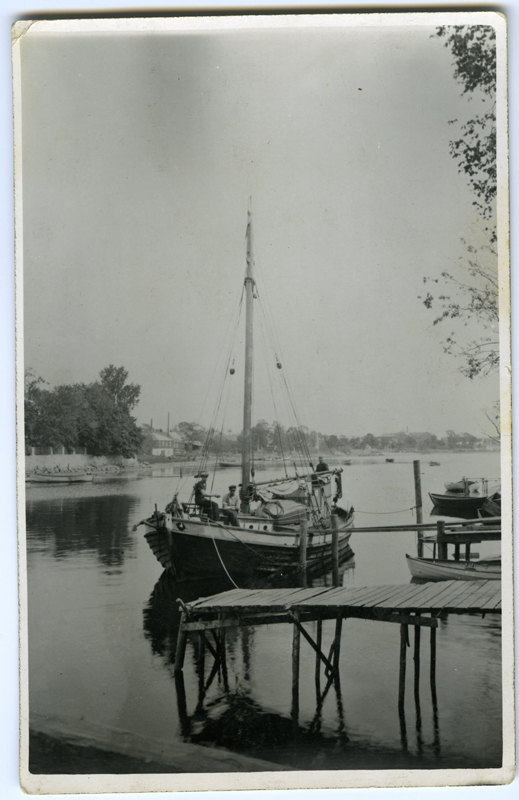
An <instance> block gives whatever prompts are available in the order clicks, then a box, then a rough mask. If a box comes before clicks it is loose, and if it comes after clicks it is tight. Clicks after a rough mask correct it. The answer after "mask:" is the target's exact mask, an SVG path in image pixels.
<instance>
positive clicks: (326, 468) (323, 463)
mask: <svg viewBox="0 0 519 800" xmlns="http://www.w3.org/2000/svg"><path fill="white" fill-rule="evenodd" d="M329 470H330V467H329V466H328V464H327V463H326V461H325V460H324V458H323V457H322V456H319V463H318V465H317V466H316V468H315V471H316V472H329Z"/></svg>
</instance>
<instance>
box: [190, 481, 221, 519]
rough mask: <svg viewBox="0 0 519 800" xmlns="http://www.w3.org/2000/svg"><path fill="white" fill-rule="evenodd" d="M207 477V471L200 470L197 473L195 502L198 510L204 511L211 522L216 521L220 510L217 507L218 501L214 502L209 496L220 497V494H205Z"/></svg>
mask: <svg viewBox="0 0 519 800" xmlns="http://www.w3.org/2000/svg"><path fill="white" fill-rule="evenodd" d="M208 477H209V473H208V472H202V474H201V475H199V478H200V480H198V481H197V482H196V483H195V486H194V491H195V503H196V505H197V506H198V507H199V509H200V511H204V512H205V513H206V514H207V516H208V517H209V519H210V520H212V521H213V522H218V517H219V515H220V510H219V508H218V503H215V502H214V500H211V497H220V495H219V494H207V492H206V486H207V478H208Z"/></svg>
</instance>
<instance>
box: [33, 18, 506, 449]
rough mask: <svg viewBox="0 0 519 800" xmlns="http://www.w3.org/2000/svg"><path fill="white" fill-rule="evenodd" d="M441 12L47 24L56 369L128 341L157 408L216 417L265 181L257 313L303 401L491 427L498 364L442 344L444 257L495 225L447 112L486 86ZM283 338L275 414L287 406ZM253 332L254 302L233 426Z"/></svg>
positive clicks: (36, 101) (41, 164)
mask: <svg viewBox="0 0 519 800" xmlns="http://www.w3.org/2000/svg"><path fill="white" fill-rule="evenodd" d="M434 32H435V28H434V27H423V28H422V27H418V28H414V29H410V28H408V27H402V26H400V27H384V28H378V29H373V28H371V27H360V28H351V27H347V28H340V29H336V30H334V29H320V28H319V27H312V28H309V29H306V30H305V29H298V30H293V29H267V30H260V31H258V30H246V31H243V30H242V31H236V30H222V31H218V32H208V31H194V32H193V31H190V32H181V33H157V32H147V33H142V34H132V35H130V34H128V33H119V34H117V35H113V34H112V35H108V34H106V33H96V34H92V33H89V34H72V33H69V34H67V35H65V36H63V35H62V36H55V35H50V34H43V33H41V34H38V33H37V31H36V32H34V34H33V32H31V36H28V37H26V39H25V41H24V42H23V43H22V49H21V53H22V134H23V165H22V168H23V224H24V234H23V269H24V335H25V341H24V345H25V366H26V367H30V368H32V369H33V370H34V371H35V373H36V374H38V375H41V376H42V377H43V378H44V379H45V380H47V381H48V382H49V384H50V386H55V385H58V384H60V383H74V382H90V381H93V380H95V379H96V378H97V376H98V374H99V372H100V370H101V369H103V368H104V367H105V366H107V365H108V364H114V365H116V366H121V365H122V366H124V367H125V368H126V369H127V370H128V372H129V380H130V381H131V382H133V383H137V384H139V385H140V386H141V398H140V402H139V405H138V407H137V409H136V412H135V413H136V415H137V418H138V420H139V422H150V420H153V423H154V426H155V427H162V428H165V427H166V424H167V416H168V413H169V414H170V421H171V426H173V425H175V424H176V423H178V422H180V421H183V420H188V421H198V422H200V423H201V424H203V425H205V426H207V425H208V424H209V423H210V422H211V421H212V419H213V418H212V416H211V413H212V407H213V406H214V404H216V403H217V401H218V397H219V384H220V381H221V376H222V375H223V374H224V373H225V356H226V355H227V354H228V352H229V351H228V350H227V349H226V348H227V346H228V342H229V332H230V331H232V329H233V325H234V319H235V315H236V309H237V307H238V303H239V298H240V293H241V288H242V285H243V276H244V271H245V229H246V223H247V210H248V207H249V202H251V203H252V206H251V207H252V218H253V228H254V257H255V268H256V278H257V283H258V292H259V295H260V300H259V301H256V302H255V304H254V305H255V316H256V319H257V321H258V322H261V313H260V309H259V306H260V303H261V304H262V305H265V306H266V307H267V306H268V307H269V308H270V309H271V314H272V321H273V326H274V327H275V329H276V331H277V337H278V342H279V347H278V349H279V351H280V352H279V353H277V354H276V355H277V356H278V357H279V358H280V359H281V361H282V363H283V374H284V375H286V376H287V378H288V380H289V383H290V386H291V389H292V392H293V396H294V397H295V398H296V402H297V407H298V411H299V418H300V420H301V421H302V422H303V423H304V424H306V425H307V426H308V427H309V428H310V429H316V430H319V431H321V432H323V433H336V434H345V435H347V436H353V435H362V434H365V433H367V432H371V433H374V434H375V435H379V434H383V433H389V432H395V431H399V430H406V429H407V430H409V431H411V432H413V431H426V430H428V431H431V432H433V433H436V434H437V435H440V436H441V435H444V434H445V431H446V430H448V429H451V428H452V429H454V430H457V431H460V432H461V431H468V432H470V433H473V434H475V435H482V433H483V430H484V429H485V419H484V415H483V410H484V409H485V408H486V409H488V408H490V406H491V404H492V402H493V401H494V400H496V399H497V397H498V383H497V376H496V377H495V378H487V379H484V380H481V379H475V380H474V381H470V380H469V379H468V378H466V377H464V376H463V375H461V374H460V372H459V366H460V362H459V361H458V360H456V359H455V358H453V357H452V356H449V355H446V354H445V353H444V352H443V347H442V342H443V340H444V338H445V337H446V335H447V334H448V333H450V331H451V330H452V328H451V327H449V326H448V323H447V325H445V324H444V325H440V326H434V325H433V320H434V318H435V315H434V313H433V312H432V311H427V310H426V309H425V308H424V306H423V304H422V302H421V300H420V299H419V297H420V296H421V295H424V293H425V290H426V288H427V287H425V286H424V283H423V278H424V276H431V277H439V276H440V274H441V272H442V271H444V270H449V271H452V270H455V269H456V268H457V267H456V265H457V263H458V262H459V259H460V257H462V256H463V253H464V249H463V245H462V243H461V239H462V238H464V239H467V240H469V241H481V240H482V233H481V230H482V223H481V221H480V219H479V218H478V216H477V214H476V212H475V210H474V208H473V200H474V197H473V195H472V194H471V193H470V191H469V189H468V187H467V185H466V180H465V178H464V176H463V175H460V174H458V171H457V166H456V163H455V162H454V161H453V159H452V158H451V156H450V153H449V140H450V139H452V138H453V135H454V133H455V126H452V125H449V124H448V123H449V120H452V119H456V118H457V119H459V120H463V119H466V118H468V115H469V114H472V113H474V110H475V109H476V108H477V106H478V100H477V98H475V99H473V100H472V101H469V100H468V99H467V98H466V97H462V96H461V91H462V87H461V86H460V85H459V84H457V83H456V82H455V81H454V79H453V68H452V57H451V55H450V52H449V51H448V50H447V49H445V48H444V47H443V41H441V40H438V39H437V38H436V37H435V36H434ZM249 198H252V200H251V201H250V200H249ZM260 327H261V326H260ZM472 333H474V334H477V333H478V329H477V326H472V327H471V326H469V328H468V329H467V330H465V331H464V334H465V335H467V336H470V334H472ZM262 341H263V334H262V332H261V330H258V331H257V333H256V345H257V346H256V350H257V366H256V367H255V369H256V372H255V405H254V419H255V420H257V419H260V418H265V419H267V421H269V422H270V421H272V420H273V419H274V418H275V410H274V408H273V406H272V402H271V399H270V397H271V391H270V383H269V379H268V376H267V369H266V368H265V367H264V366H263V363H262V359H263V353H262V344H261V343H262ZM242 346H243V327H242V326H240V327H239V328H238V333H237V337H236V342H235V347H234V348H233V349H232V351H231V355H232V356H234V355H235V358H236V374H235V376H234V377H233V380H232V381H228V382H227V383H228V384H233V385H232V387H231V386H229V389H227V384H226V388H225V392H224V401H223V403H222V408H225V420H223V417H222V424H224V425H225V428H226V429H230V430H233V431H235V432H238V431H239V430H240V429H241V426H242V419H241V394H242V390H241V383H240V381H241V378H242V375H243V367H242V364H241V359H242ZM274 362H275V356H274V354H272V359H271V366H272V364H274ZM269 370H270V367H269ZM274 372H275V370H274ZM275 379H277V380H281V377H280V376H279V375H277V378H276V377H275V378H274V380H275ZM274 388H275V387H274ZM227 391H229V396H228V397H227ZM278 410H279V409H278ZM222 414H223V412H222ZM280 421H281V422H282V423H283V424H290V419H289V416H287V415H285V416H284V412H283V411H280ZM487 427H488V426H487Z"/></svg>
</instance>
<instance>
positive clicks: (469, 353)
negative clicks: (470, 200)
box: [421, 25, 499, 378]
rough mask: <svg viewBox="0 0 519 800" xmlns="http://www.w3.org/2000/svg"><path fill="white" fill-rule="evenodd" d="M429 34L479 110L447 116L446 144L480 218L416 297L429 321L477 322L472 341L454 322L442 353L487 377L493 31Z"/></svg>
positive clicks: (494, 325) (492, 340) (495, 312)
mask: <svg viewBox="0 0 519 800" xmlns="http://www.w3.org/2000/svg"><path fill="white" fill-rule="evenodd" d="M436 35H437V36H438V37H440V38H445V47H446V48H448V49H449V50H450V51H451V53H452V56H453V57H454V61H453V66H454V78H455V80H457V81H458V82H459V83H460V84H461V85H462V86H463V91H462V95H467V96H468V98H469V99H470V100H477V101H478V108H479V110H478V111H477V112H476V113H474V114H472V115H471V118H470V119H468V120H466V121H465V122H464V123H462V124H460V123H459V121H458V120H450V124H451V125H458V126H459V128H458V134H459V135H458V137H457V138H455V139H453V140H452V141H451V142H450V152H451V155H452V157H453V158H454V159H455V161H457V164H458V170H459V172H461V173H463V174H464V175H465V176H466V177H467V181H468V184H469V186H470V188H471V190H472V193H473V194H474V196H475V200H474V206H475V208H476V209H477V211H478V213H479V215H480V217H481V219H482V221H483V241H481V237H480V239H479V240H478V241H476V240H475V239H473V240H471V241H467V240H465V239H462V242H463V245H464V248H465V255H464V256H463V257H462V258H461V259H460V260H459V263H458V265H457V267H458V268H457V270H456V271H455V274H453V272H451V271H446V270H445V271H443V272H442V273H441V278H424V283H426V284H428V291H427V292H426V295H425V297H421V299H422V301H423V303H424V305H425V307H426V308H427V309H432V310H433V311H435V312H436V314H437V316H436V318H435V320H434V324H435V325H438V324H439V323H441V322H444V321H446V320H451V321H456V323H461V327H462V328H463V327H465V328H470V327H471V325H472V324H473V323H474V322H477V324H478V326H479V327H480V328H481V329H482V333H481V334H480V335H478V336H477V338H476V339H474V338H473V337H471V336H470V334H469V335H468V336H466V335H465V334H464V333H463V332H462V331H461V329H460V326H459V325H457V327H456V330H453V331H451V333H450V334H449V335H448V336H447V337H446V339H445V341H444V350H445V352H447V353H449V354H451V355H456V356H458V357H460V358H461V363H462V366H461V368H460V369H461V372H462V373H463V374H465V375H466V376H467V377H469V378H474V377H476V376H485V375H488V374H489V373H491V372H493V371H494V370H495V369H496V368H497V366H498V364H499V343H498V339H497V333H498V323H499V308H498V279H497V248H496V241H497V233H496V224H495V200H496V194H497V177H496V163H497V162H496V97H495V93H496V34H495V30H494V29H493V28H491V27H489V26H484V25H456V26H453V27H440V28H438V29H437V32H436ZM441 284H443V285H444V286H446V287H447V289H446V291H442V290H441V289H440V285H441ZM429 289H430V290H429Z"/></svg>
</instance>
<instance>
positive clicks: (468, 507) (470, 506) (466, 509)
mask: <svg viewBox="0 0 519 800" xmlns="http://www.w3.org/2000/svg"><path fill="white" fill-rule="evenodd" d="M429 497H430V498H431V500H432V503H433V506H434V507H435V508H436V510H437V511H441V512H442V513H443V514H448V515H450V516H454V517H455V516H456V514H457V513H460V514H472V516H474V517H476V516H477V512H478V510H479V509H480V508H482V506H483V505H484V503H485V500H486V499H487V498H486V497H485V495H483V496H480V495H472V494H471V495H459V494H433V492H429Z"/></svg>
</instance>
